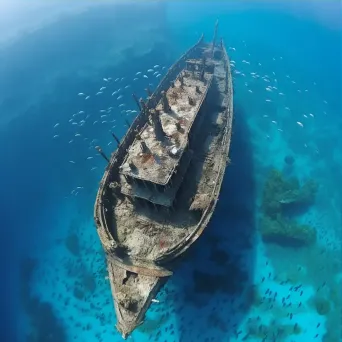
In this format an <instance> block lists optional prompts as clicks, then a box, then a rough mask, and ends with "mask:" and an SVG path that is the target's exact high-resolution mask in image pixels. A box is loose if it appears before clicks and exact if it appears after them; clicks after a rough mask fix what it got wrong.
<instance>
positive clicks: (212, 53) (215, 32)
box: [211, 20, 218, 57]
mask: <svg viewBox="0 0 342 342" xmlns="http://www.w3.org/2000/svg"><path fill="white" fill-rule="evenodd" d="M217 26H218V20H216V23H215V30H214V37H213V46H212V48H211V57H213V56H214V49H215V44H216V35H217Z"/></svg>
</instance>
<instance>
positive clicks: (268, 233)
mask: <svg viewBox="0 0 342 342" xmlns="http://www.w3.org/2000/svg"><path fill="white" fill-rule="evenodd" d="M260 232H261V235H262V238H263V240H264V241H268V242H275V243H278V244H280V245H285V246H292V247H297V246H303V245H310V244H312V243H314V242H315V241H316V229H315V228H313V227H311V226H309V225H301V224H298V223H296V222H294V221H290V220H286V219H284V218H283V217H282V216H280V215H279V216H278V217H277V218H276V219H272V218H271V217H268V216H264V217H263V218H262V219H261V220H260Z"/></svg>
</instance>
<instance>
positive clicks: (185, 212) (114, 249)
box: [94, 37, 233, 338]
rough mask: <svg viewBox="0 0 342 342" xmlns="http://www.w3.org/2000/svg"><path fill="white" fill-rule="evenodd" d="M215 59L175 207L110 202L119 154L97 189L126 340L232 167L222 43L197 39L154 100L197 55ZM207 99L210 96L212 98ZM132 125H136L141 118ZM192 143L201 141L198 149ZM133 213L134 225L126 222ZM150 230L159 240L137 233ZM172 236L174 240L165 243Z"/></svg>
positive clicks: (99, 223) (229, 91) (100, 226)
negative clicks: (202, 137) (226, 171)
mask: <svg viewBox="0 0 342 342" xmlns="http://www.w3.org/2000/svg"><path fill="white" fill-rule="evenodd" d="M215 52H217V54H218V55H219V58H218V59H216V60H215V59H214V58H213V62H212V64H213V66H214V68H213V72H212V75H209V74H208V75H207V81H206V84H207V88H206V91H208V92H209V91H210V92H211V93H210V94H209V95H208V96H207V94H205V96H207V97H208V98H209V100H208V101H207V103H204V104H203V106H202V107H203V108H202V109H201V111H202V114H201V115H202V118H201V119H200V120H202V122H201V124H200V125H198V126H199V128H198V129H197V131H196V135H195V137H194V138H193V140H195V142H193V143H192V147H193V148H192V149H190V150H189V155H190V156H191V157H192V158H191V162H190V165H189V166H188V165H187V166H186V167H187V171H186V173H185V174H184V177H183V176H182V182H180V186H179V190H177V191H178V192H177V197H176V199H175V201H174V202H175V204H174V205H173V207H172V208H171V209H169V208H167V209H164V208H162V209H158V207H157V206H156V205H154V204H153V207H152V209H151V208H148V209H146V205H145V204H144V205H143V206H142V205H141V201H140V202H139V203H140V204H139V206H138V205H137V204H136V203H135V201H132V199H130V200H128V199H129V198H130V197H129V196H128V195H127V196H125V197H124V198H122V197H120V196H118V197H117V198H116V199H115V201H113V202H111V200H110V198H111V197H109V196H110V191H109V190H108V185H109V183H110V181H111V180H113V179H120V178H115V177H118V176H117V174H116V173H115V170H116V168H115V165H117V164H118V163H119V162H122V160H121V161H120V146H119V149H118V150H117V151H115V152H114V153H113V155H112V157H111V162H110V163H109V165H108V166H107V168H106V171H105V174H104V176H103V179H102V181H101V184H100V188H99V191H98V194H97V198H96V203H95V211H94V216H95V222H96V227H97V231H98V234H99V237H100V240H101V242H102V245H103V248H104V250H105V252H106V258H107V265H108V274H109V281H110V285H111V290H112V296H113V300H114V305H115V311H116V315H117V329H118V331H119V332H120V333H121V334H122V336H123V338H126V337H127V336H128V335H129V334H130V333H131V332H132V331H133V330H134V329H135V328H136V327H137V326H139V325H140V324H141V323H142V322H143V320H144V316H145V313H146V311H147V309H148V308H149V306H150V304H151V301H152V299H153V298H154V297H155V296H156V294H157V293H158V291H159V289H160V287H161V286H162V285H163V284H164V283H165V282H166V281H167V279H168V277H170V276H171V275H172V271H170V268H171V264H172V262H173V261H174V260H175V259H177V258H180V257H181V256H182V255H183V253H184V252H185V251H186V250H187V249H188V248H189V247H190V246H191V245H192V244H193V243H194V242H195V241H196V240H197V239H198V238H199V236H200V235H201V234H202V233H203V231H204V229H205V228H206V227H207V225H208V223H209V221H210V218H211V216H212V214H213V212H214V210H215V207H216V204H217V201H218V198H219V193H220V189H221V185H222V181H223V177H224V173H225V169H226V166H227V164H228V163H229V157H228V154H229V148H230V140H231V134H232V122H233V84H232V76H231V70H230V64H229V58H228V55H227V53H226V50H225V48H224V45H223V43H222V42H221V45H220V47H218V48H216V47H213V46H212V45H211V44H205V43H203V37H202V38H201V39H200V41H199V42H198V43H197V44H196V45H194V46H193V47H192V48H191V49H189V50H188V52H187V53H186V54H184V55H183V56H182V57H181V58H180V59H179V60H178V61H177V62H176V63H175V64H174V66H173V67H172V68H170V71H169V73H168V75H166V76H165V78H164V80H163V81H162V82H161V84H160V85H159V86H158V88H157V89H156V91H155V93H154V96H158V93H159V92H160V91H161V89H162V88H163V82H164V83H165V82H169V80H167V78H168V77H169V78H173V77H174V75H173V74H172V72H173V73H176V75H177V74H178V73H179V71H181V70H182V69H183V68H184V62H185V61H186V60H187V59H188V58H192V57H193V55H194V53H197V56H196V57H197V58H198V53H200V54H201V53H203V54H204V53H205V54H207V55H208V54H210V56H211V55H213V56H214V55H215ZM211 83H212V84H211ZM208 84H209V85H208ZM164 87H165V86H164ZM212 94H214V96H211V95H212ZM205 96H204V98H205ZM152 98H153V96H152ZM210 99H211V100H210ZM203 113H204V114H203ZM136 121H139V117H138V118H137V119H136ZM142 123H143V122H142ZM134 124H135V123H133V125H132V126H134ZM140 127H141V122H140ZM131 128H132V127H131ZM133 128H134V127H133ZM196 136H204V137H205V139H202V140H203V141H200V142H196ZM127 140H129V134H128V135H127V136H126V137H125V138H124V139H123V142H122V143H121V145H123V148H125V147H126V146H125V143H127V144H128V145H129V144H131V143H132V141H128V142H127ZM121 147H122V146H121ZM118 160H119V161H118ZM176 200H177V201H176ZM190 202H191V203H190ZM143 203H144V202H143ZM156 207H157V209H156ZM129 213H131V214H129ZM132 213H134V216H135V218H134V220H133V219H131V217H132V216H133V214H132ZM142 213H144V215H145V216H144V215H143V214H142ZM127 222H128V223H127ZM147 226H148V227H149V229H150V230H151V229H155V232H159V233H158V234H159V235H158V234H154V235H153V234H152V236H146V234H145V235H144V236H142V233H141V232H142V231H144V232H146V231H147V230H146V229H147V228H146V227H147ZM160 227H162V228H163V230H161V229H160ZM175 227H176V228H177V229H175ZM179 228H182V229H183V230H180V229H179ZM143 229H145V230H143ZM158 229H159V230H158ZM172 229H173V230H172ZM172 232H174V233H172ZM171 233H172V234H174V235H172V234H171ZM137 234H140V235H137ZM170 234H171V236H172V239H171V240H168V238H167V237H168V236H170ZM156 235H157V237H156ZM127 236H128V238H127ZM132 241H133V242H134V243H135V244H137V245H139V243H140V242H141V241H142V242H144V243H140V245H139V246H132ZM139 241H140V242H139ZM127 251H129V252H127Z"/></svg>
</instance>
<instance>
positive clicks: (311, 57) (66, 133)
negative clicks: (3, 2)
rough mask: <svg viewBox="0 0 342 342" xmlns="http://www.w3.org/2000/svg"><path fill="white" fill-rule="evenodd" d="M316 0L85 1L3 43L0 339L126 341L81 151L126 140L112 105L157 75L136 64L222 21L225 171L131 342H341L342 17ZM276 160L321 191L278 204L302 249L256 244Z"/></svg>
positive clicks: (98, 169) (91, 165)
mask: <svg viewBox="0 0 342 342" xmlns="http://www.w3.org/2000/svg"><path fill="white" fill-rule="evenodd" d="M324 4H325V5H324V6H321V7H319V6H320V3H319V2H317V1H314V2H312V3H310V2H304V3H302V5H301V6H298V5H297V7H296V6H295V5H293V3H291V2H290V3H288V4H280V3H278V4H277V5H274V4H273V5H271V4H270V3H269V2H263V3H258V4H257V3H253V4H251V3H248V2H239V3H238V2H230V3H227V2H223V1H221V2H210V3H208V2H200V3H199V2H197V3H196V2H194V1H193V2H188V3H181V2H171V3H165V2H162V3H144V4H140V5H139V6H138V5H134V6H132V5H116V6H113V5H109V4H106V5H101V6H91V7H89V8H88V9H87V10H85V11H83V12H78V13H74V14H70V15H69V16H67V17H65V18H64V17H63V18H60V19H58V20H57V21H55V22H52V23H50V24H48V23H47V24H45V26H44V27H42V28H38V29H37V30H35V31H34V32H32V33H30V34H28V33H27V34H25V33H24V34H23V35H22V37H21V38H20V37H19V38H18V39H17V40H16V41H14V42H13V43H12V44H8V45H6V46H5V47H4V48H3V49H2V50H1V53H0V68H1V69H0V70H1V76H2V77H1V79H0V133H1V134H0V142H1V149H0V157H1V161H2V168H1V180H0V182H1V184H0V185H1V189H2V192H1V194H2V199H1V201H2V215H1V217H2V225H1V231H0V234H1V235H0V237H1V244H2V246H1V248H0V251H1V252H0V253H1V260H2V262H1V271H2V274H3V277H2V281H1V290H2V291H1V293H2V294H3V296H1V308H2V312H1V316H2V318H3V320H2V322H1V323H2V325H3V326H2V329H1V334H2V336H1V337H2V338H1V341H44V342H45V341H59V342H63V341H81V342H88V341H103V342H105V341H120V340H121V337H120V336H119V334H118V333H117V332H116V330H115V328H114V324H115V315H114V309H113V306H112V301H111V293H110V288H109V284H108V281H107V280H106V269H105V262H104V256H103V253H102V249H101V245H100V243H99V239H98V237H97V234H96V231H95V227H94V224H93V218H92V214H93V204H94V199H95V195H96V191H97V186H98V183H99V181H100V179H101V176H102V174H103V170H104V167H105V163H104V160H103V159H102V158H101V157H99V156H98V155H97V153H96V151H95V149H94V146H95V145H100V146H101V147H102V148H103V149H104V151H105V153H106V154H107V155H109V154H110V153H111V151H112V150H113V149H114V148H115V142H114V141H113V139H112V137H111V135H110V131H114V132H115V133H116V135H118V136H119V137H122V136H123V134H124V133H125V131H126V127H125V120H128V121H131V120H132V119H133V117H134V115H135V114H136V113H134V112H125V113H121V111H122V110H123V109H124V110H125V111H127V110H135V109H136V108H135V105H134V101H133V100H132V99H131V96H130V94H131V93H132V92H133V91H134V92H135V93H136V94H137V95H138V96H144V90H143V89H144V88H145V87H146V86H148V85H149V86H150V88H151V89H153V88H154V87H156V85H157V84H158V78H156V75H154V76H153V75H152V73H150V72H147V70H148V69H150V68H152V69H153V67H154V65H159V67H157V68H156V70H160V71H159V73H160V74H161V75H163V74H164V73H165V72H166V70H167V68H168V67H169V66H170V65H171V64H172V63H173V62H174V60H175V59H176V58H178V56H179V55H180V54H181V53H183V52H184V50H185V49H187V48H188V47H189V46H191V45H192V44H193V43H194V42H195V41H196V40H197V39H198V38H199V36H200V34H201V33H202V32H204V34H205V36H206V37H207V39H209V40H210V39H211V38H212V34H213V26H214V22H215V20H216V19H217V18H218V19H219V21H220V26H219V34H220V36H222V37H223V38H224V40H225V43H226V45H227V47H229V48H228V52H229V54H230V57H231V60H232V67H233V71H234V87H235V94H234V106H235V110H234V112H235V113H234V114H235V121H234V134H233V140H232V146H231V153H230V158H231V160H232V163H231V165H230V166H229V167H228V168H227V172H226V176H225V180H224V184H223V187H222V192H221V195H220V200H219V205H218V207H217V210H216V212H215V215H214V218H213V220H212V221H211V223H210V225H209V226H208V229H207V230H206V232H205V234H204V235H203V236H202V237H201V239H199V240H198V242H196V244H195V245H194V246H193V248H192V249H191V250H190V251H189V253H188V254H187V256H186V257H185V258H184V260H182V261H181V262H180V263H179V265H178V267H177V269H176V271H175V274H174V276H173V277H172V278H171V279H170V281H169V282H168V283H167V285H166V286H165V288H163V290H162V291H161V293H160V294H159V295H158V299H159V301H160V302H159V303H154V304H153V305H152V306H151V309H150V310H149V311H148V313H147V317H146V321H145V323H144V325H142V326H141V327H140V328H139V329H137V331H135V332H134V333H133V335H132V337H130V339H129V340H131V341H135V342H137V341H141V342H144V341H163V342H164V341H167V342H172V341H177V342H178V341H203V342H207V341H285V342H287V341H288V342H292V341H296V342H299V341H305V342H306V341H307V342H310V341H326V342H327V341H329V342H334V341H340V340H341V329H340V322H341V293H340V292H341V291H340V289H341V260H342V258H341V236H342V216H341V213H342V192H341V185H340V180H341V178H342V171H341V166H342V139H341V137H340V135H341V132H342V120H341V114H342V110H341V93H342V91H341V75H342V73H341V62H340V61H341V59H342V58H341V27H340V26H338V23H336V19H340V18H338V16H337V15H335V14H336V12H337V9H338V5H336V2H335V5H334V3H330V2H325V3H324ZM334 6H335V7H334ZM163 68H164V69H163ZM138 71H142V73H143V74H146V75H148V77H149V78H148V79H146V78H143V77H142V75H138V76H136V73H137V72H138ZM104 78H106V79H107V80H108V78H111V80H109V81H106V80H104ZM117 78H119V80H118V81H115V80H116V79H117ZM122 78H124V79H123V80H121V79H122ZM134 78H138V79H137V80H134ZM128 85H129V86H130V88H127V89H125V86H128ZM101 87H106V89H104V90H103V93H102V94H99V95H96V93H97V92H99V91H100V88H101ZM119 88H121V90H120V91H119V92H118V93H117V94H115V96H114V95H113V96H112V93H113V92H114V91H117V90H118V89H119ZM266 88H267V89H266ZM80 92H82V93H84V94H85V96H79V95H78V93H80ZM119 95H123V97H122V98H121V99H119V100H117V97H118V96H119ZM86 96H90V97H89V98H88V99H87V100H86V99H85V97H86ZM120 104H124V105H125V106H124V107H119V105H120ZM109 107H112V109H111V110H110V111H109V110H108V108H109ZM101 110H102V111H103V112H101ZM80 111H82V112H81V113H79V112H80ZM83 112H84V113H83ZM101 115H106V116H103V117H101ZM94 122H95V123H94ZM298 122H299V123H301V125H300V124H298ZM57 124H58V125H57ZM55 126H56V127H55ZM78 134H80V135H78ZM54 136H55V137H54ZM286 157H287V158H286ZM289 160H291V161H292V162H289ZM286 161H287V162H286ZM274 168H275V169H277V170H279V171H280V172H282V174H283V176H284V177H285V178H286V177H296V178H297V179H298V180H299V182H300V183H301V184H303V183H305V182H306V181H307V180H313V181H315V182H316V183H317V184H318V191H317V194H316V196H315V201H314V203H310V205H309V206H306V207H305V208H304V210H303V208H295V209H300V210H295V211H294V212H291V214H289V215H290V216H291V219H292V220H295V222H297V223H300V224H307V225H309V226H310V227H311V228H312V229H313V230H314V231H315V232H316V234H317V239H316V240H315V241H314V242H313V243H311V244H308V245H304V246H297V245H296V246H295V245H294V244H289V243H286V241H279V240H278V241H277V243H274V241H273V242H270V241H264V240H263V239H262V235H263V234H262V232H263V231H262V226H261V222H262V221H261V219H262V218H263V217H264V215H265V212H264V206H263V205H262V203H263V191H264V189H265V184H266V181H267V179H268V177H269V172H270V170H271V169H274ZM317 303H318V304H317ZM30 334H31V339H27V338H26V337H27V336H28V335H30Z"/></svg>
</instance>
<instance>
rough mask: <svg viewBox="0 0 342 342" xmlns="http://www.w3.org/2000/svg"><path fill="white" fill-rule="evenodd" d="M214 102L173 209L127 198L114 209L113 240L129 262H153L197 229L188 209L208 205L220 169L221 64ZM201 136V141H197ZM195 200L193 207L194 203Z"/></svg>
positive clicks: (195, 217)
mask: <svg viewBox="0 0 342 342" xmlns="http://www.w3.org/2000/svg"><path fill="white" fill-rule="evenodd" d="M215 76H216V77H215V83H216V84H215V86H217V87H218V93H219V94H220V96H219V97H218V102H217V103H215V104H213V105H212V108H214V109H213V110H212V111H208V112H207V113H205V116H204V121H203V123H202V126H201V131H200V132H199V143H198V145H196V150H194V156H193V158H192V160H191V163H190V165H189V168H188V170H187V172H186V175H185V178H184V179H183V182H182V184H181V186H180V189H179V191H178V193H177V198H176V199H177V202H176V203H175V204H174V206H173V209H172V210H169V209H168V208H162V207H160V206H158V208H156V207H154V206H153V205H147V204H146V203H145V201H139V204H137V202H133V203H132V202H130V201H129V200H128V199H127V198H125V199H124V200H123V201H121V202H119V203H117V205H116V206H115V207H114V212H113V215H114V220H113V222H114V223H113V224H114V225H115V226H114V227H112V229H113V230H114V231H115V237H116V239H117V240H118V242H119V243H120V245H121V246H123V247H124V248H125V249H126V250H127V253H128V255H129V256H130V257H131V258H132V259H142V260H146V261H154V260H156V259H158V258H160V257H162V256H163V255H164V254H165V253H167V252H168V251H170V250H171V249H173V248H174V247H175V246H177V245H179V244H180V243H181V242H182V241H184V240H186V239H187V237H190V236H191V235H192V234H193V233H194V232H195V230H196V229H197V226H198V223H199V221H200V219H201V212H199V211H196V210H190V207H191V206H196V205H199V207H200V206H203V209H204V208H205V207H206V206H208V204H209V203H206V201H208V200H210V197H211V194H212V192H213V190H214V187H215V184H216V182H215V180H216V179H217V176H218V173H219V172H220V168H221V166H222V165H221V161H222V148H221V146H222V138H223V135H224V127H225V126H226V125H227V120H228V118H227V116H226V115H227V112H226V111H225V108H226V107H227V106H228V103H226V102H225V101H227V97H226V96H224V95H225V79H224V78H225V71H224V68H223V63H222V62H218V64H217V66H216V68H215ZM201 137H205V139H202V140H201ZM196 200H197V202H198V203H197V204H196V203H194V202H196Z"/></svg>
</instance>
